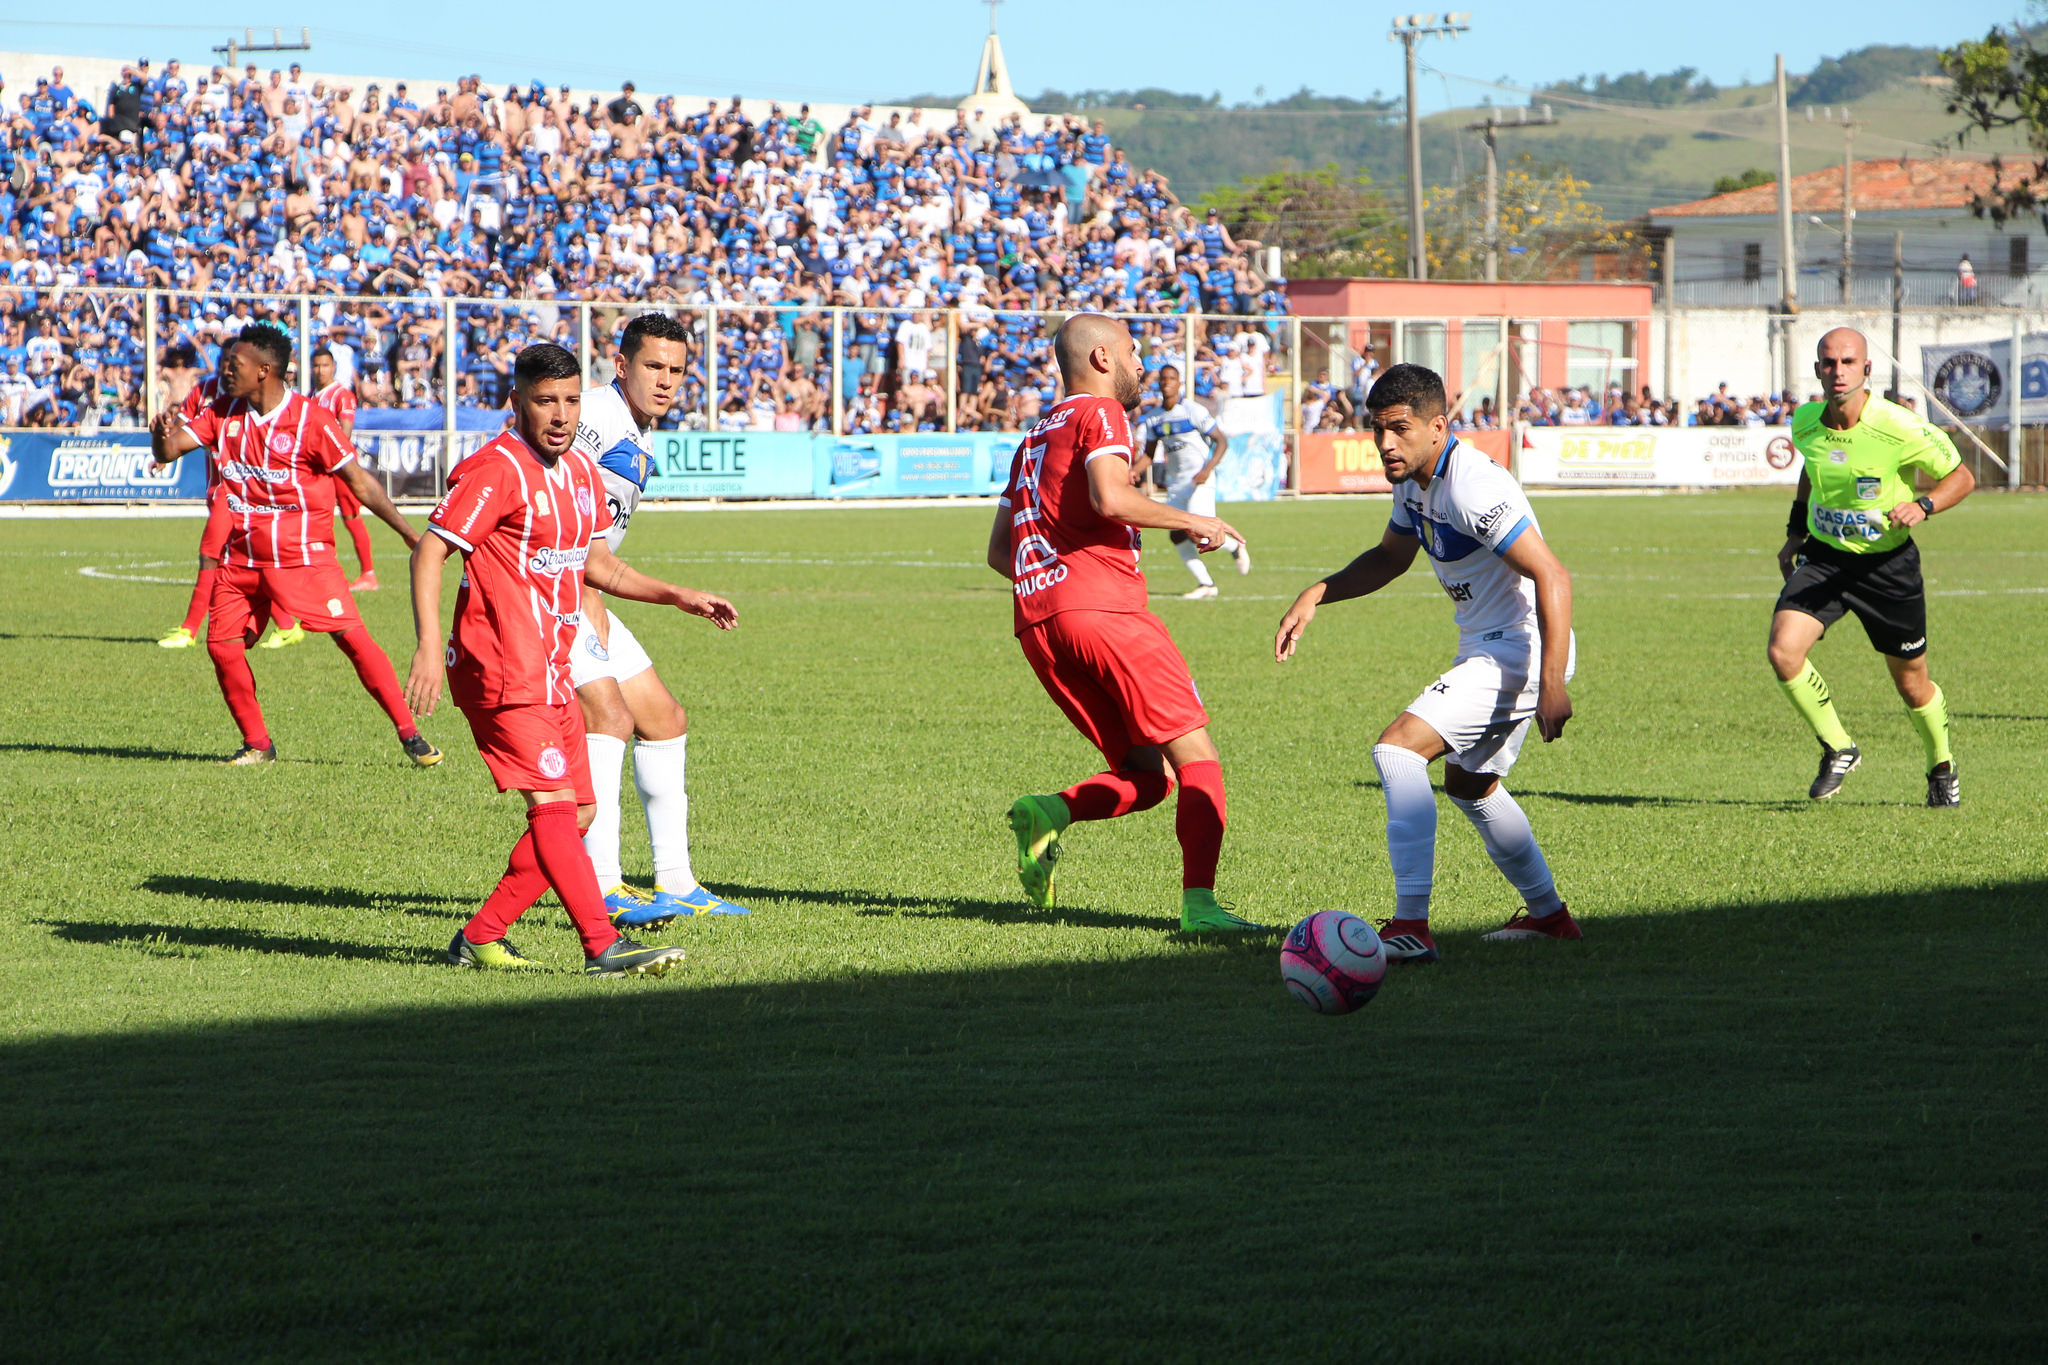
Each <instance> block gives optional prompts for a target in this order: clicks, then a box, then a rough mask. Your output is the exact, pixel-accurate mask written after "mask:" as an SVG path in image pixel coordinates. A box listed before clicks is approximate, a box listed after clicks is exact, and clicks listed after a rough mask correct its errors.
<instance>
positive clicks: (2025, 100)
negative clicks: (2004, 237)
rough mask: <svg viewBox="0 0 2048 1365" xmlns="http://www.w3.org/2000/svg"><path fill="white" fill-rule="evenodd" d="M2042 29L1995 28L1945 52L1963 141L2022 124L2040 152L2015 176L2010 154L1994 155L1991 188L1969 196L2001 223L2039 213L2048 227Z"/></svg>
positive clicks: (1982, 213) (1950, 104) (2047, 76)
mask: <svg viewBox="0 0 2048 1365" xmlns="http://www.w3.org/2000/svg"><path fill="white" fill-rule="evenodd" d="M2038 33H2039V30H2038V29H2033V30H2030V29H2026V28H2023V27H2020V26H2019V25H2013V26H2010V27H2004V28H1994V29H1992V30H1991V31H1990V32H1989V33H1987V34H1985V35H1984V37H1983V38H1981V39H1979V40H1977V41H1974V42H1965V43H1958V44H1956V45H1955V46H1954V47H1951V48H1948V49H1946V50H1944V51H1943V52H1942V54H1941V70H1942V74H1943V75H1945V76H1947V77H1948V79H1949V94H1948V100H1947V102H1946V106H1945V107H1946V108H1947V110H1948V112H1949V113H1951V114H1960V115H1961V116H1962V117H1963V120H1964V124H1963V128H1962V131H1961V132H1960V133H1959V134H1958V135H1957V139H1956V140H1957V141H1958V142H1959V143H1967V142H1968V140H1969V138H1970V136H1971V135H1972V134H1973V133H1974V134H1977V135H1980V136H1981V135H1984V134H1989V133H1994V132H1997V131H1999V130H2001V129H2006V128H2018V129H2021V130H2023V131H2024V132H2025V134H2026V138H2027V145H2028V146H2029V147H2030V148H2032V149H2033V152H2034V160H2033V164H2032V166H2030V167H2027V168H2024V169H2019V170H2016V171H2015V172H2014V173H2013V174H2011V175H2008V174H2007V167H2006V165H2005V160H2004V158H2003V157H1993V158H1992V159H1991V167H1992V184H1991V187H1990V188H1988V189H1985V190H1982V191H1980V192H1978V193H1975V194H1972V195H1971V196H1970V211H1971V212H1972V213H1974V214H1976V215H1977V216H1978V217H1979V218H1989V219H1991V220H1992V221H1993V222H1997V223H2003V222H2005V221H2006V220H2007V219H2009V218H2014V217H2018V216H2021V215H2024V214H2030V213H2033V214H2039V215H2041V220H2042V222H2043V224H2048V52H2044V51H2042V50H2041V49H2040V48H2038V47H2036V46H2034V39H2035V37H2036V36H2037V34H2038Z"/></svg>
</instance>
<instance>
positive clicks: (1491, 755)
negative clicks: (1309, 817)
mask: <svg viewBox="0 0 2048 1365" xmlns="http://www.w3.org/2000/svg"><path fill="white" fill-rule="evenodd" d="M1365 405H1366V409H1367V411H1369V412H1370V413H1371V414H1372V432H1373V442H1374V444H1376V445H1377V446H1378V447H1379V451H1380V460H1381V462H1382V464H1384V466H1385V467H1386V471H1387V479H1388V481H1389V482H1391V483H1392V484H1393V485H1394V514H1393V516H1392V517H1390V518H1389V519H1388V521H1387V529H1386V533H1385V535H1383V536H1382V537H1381V538H1380V543H1379V544H1378V545H1376V546H1374V547H1373V548H1372V549H1370V550H1367V551H1366V552H1365V553H1364V554H1362V555H1360V556H1359V557H1358V558H1356V559H1354V560H1352V561H1351V563H1349V564H1347V565H1346V566H1345V567H1344V568H1342V569H1340V570H1338V571H1337V572H1336V573H1333V574H1331V575H1330V576H1329V577H1328V578H1325V579H1323V580H1322V581H1321V582H1320V583H1313V584H1311V585H1309V587H1308V588H1307V589H1305V590H1304V591H1303V592H1302V594H1301V596H1300V597H1298V598H1296V599H1295V601H1294V605H1293V606H1292V607H1290V608H1289V609H1288V611H1287V615H1286V616H1285V617H1283V618H1282V619H1281V621H1280V631H1279V634H1278V635H1277V636H1275V637H1274V640H1273V657H1274V658H1276V659H1278V660H1280V661H1282V662H1285V661H1286V660H1287V659H1289V658H1291V657H1293V654H1294V650H1295V646H1296V645H1298V644H1299V643H1300V642H1301V636H1302V632H1303V631H1304V630H1306V629H1307V628H1308V623H1309V622H1310V621H1311V620H1313V619H1314V618H1315V614H1316V608H1317V607H1318V606H1319V605H1321V604H1323V603H1326V602H1342V601H1344V600H1345V599H1347V598H1352V597H1362V596H1364V595H1365V594H1367V593H1370V592H1377V591H1378V590H1379V589H1381V588H1383V587H1385V586H1386V585H1387V584H1389V583H1391V582H1393V581H1394V580H1395V579H1397V578H1399V577H1400V576H1401V575H1402V574H1404V573H1406V572H1407V571H1408V567H1409V566H1410V565H1411V564H1413V563H1414V562H1415V552H1416V551H1417V550H1418V549H1419V550H1421V551H1423V552H1424V553H1425V554H1427V555H1428V556H1429V562H1430V567H1431V568H1433V569H1435V570H1436V576H1437V581H1438V582H1439V583H1441V584H1442V585H1443V589H1444V591H1445V593H1447V594H1449V596H1450V599H1451V601H1452V602H1454V603H1456V604H1457V609H1456V617H1457V622H1458V656H1457V658H1456V659H1455V660H1454V661H1453V662H1452V664H1451V667H1450V670H1449V671H1448V672H1446V673H1445V674H1443V676H1441V677H1439V678H1438V679H1437V680H1436V681H1435V682H1433V683H1431V684H1430V685H1429V686H1428V687H1427V688H1426V689H1424V690H1423V693H1422V695H1421V696H1419V697H1417V698H1416V699H1415V700H1414V701H1412V702H1410V703H1409V704H1408V709H1407V710H1405V711H1403V712H1402V713H1401V714H1400V715H1399V716H1397V717H1395V719H1394V723H1393V724H1391V725H1389V726H1388V727H1387V728H1386V730H1385V731H1383V732H1382V733H1381V735H1380V739H1379V743H1378V744H1376V745H1374V746H1373V751H1372V761H1373V766H1374V767H1376V768H1377V769H1379V775H1380V784H1381V786H1382V788H1383V789H1384V790H1385V792H1386V798H1387V858H1388V861H1389V862H1390V863H1392V864H1393V869H1394V898H1395V899H1394V914H1393V916H1392V918H1390V919H1388V920H1386V921H1383V922H1382V923H1381V925H1380V937H1381V939H1382V940H1383V941H1384V942H1385V944H1386V947H1387V956H1388V957H1390V958H1392V959H1394V960H1396V961H1407V962H1434V961H1436V960H1437V948H1436V940H1435V939H1434V938H1432V937H1431V936H1430V932H1429V897H1430V890H1431V887H1432V885H1433V883H1434V881H1435V871H1436V796H1435V793H1433V792H1432V791H1431V790H1430V786H1429V765H1430V762H1431V761H1432V760H1434V759H1436V758H1438V757H1443V756H1446V755H1448V756H1447V757H1444V794H1445V795H1446V796H1448V797H1450V798H1451V802H1452V804H1454V805H1455V806H1457V807H1458V809H1459V810H1461V811H1463V812H1465V815H1466V818H1467V819H1469V820H1471V822H1472V824H1473V826H1474V827H1475V828H1476V829H1478V831H1479V837H1480V838H1481V839H1482V840H1484V841H1485V843H1486V852H1487V855H1488V856H1489V857H1491V858H1492V859H1493V865H1494V866H1495V867H1497V868H1499V869H1500V871H1501V875H1503V876H1505V877H1506V878H1507V879H1508V881H1509V882H1510V883H1512V884H1513V886H1514V887H1515V889H1516V890H1517V891H1518V892H1520V893H1521V895H1522V900H1523V908H1522V909H1521V910H1519V911H1517V912H1516V913H1515V914H1514V915H1513V916H1512V917H1511V918H1510V919H1509V920H1508V922H1507V924H1506V925H1505V926H1503V927H1502V928H1500V929H1497V930H1495V931H1494V932H1492V933H1490V934H1487V935H1486V936H1485V937H1486V938H1487V939H1489V940H1494V941H1504V940H1514V939H1544V938H1549V939H1575V938H1578V937H1580V934H1579V926H1578V924H1577V923H1576V922H1575V921H1573V919H1572V915H1571V911H1570V910H1569V909H1568V908H1566V906H1565V903H1564V900H1563V898H1562V897H1560V896H1559V895H1558V893H1557V884H1556V882H1555V881H1554V880H1553V879H1552V877H1551V875H1550V867H1549V864H1547V863H1546V862H1545V861H1544V858H1543V850H1542V849H1540V848H1538V847H1537V845H1536V836H1535V835H1534V834H1533V833H1532V832H1531V831H1530V829H1529V819H1528V817H1527V816H1526V815H1524V814H1523V813H1522V808H1521V807H1520V806H1519V805H1517V804H1516V802H1515V798H1514V797H1512V796H1510V795H1508V793H1507V790H1506V789H1505V788H1504V787H1502V786H1501V785H1500V779H1501V778H1502V777H1504V776H1506V775H1507V772H1508V770H1509V769H1510V768H1512V767H1514V764H1515V758H1516V756H1517V755H1519V754H1520V753H1521V751H1522V740H1523V738H1524V737H1525V736H1526V735H1527V734H1528V730H1529V722H1530V721H1531V720H1532V719H1533V720H1534V721H1535V722H1536V731H1537V733H1538V734H1540V735H1542V736H1543V739H1544V742H1545V743H1548V742H1550V741H1551V740H1554V739H1556V738H1557V737H1558V736H1560V735H1561V734H1563V733H1564V726H1565V722H1566V721H1568V720H1570V719H1571V716H1572V703H1571V697H1570V695H1569V694H1568V693H1567V692H1566V691H1565V684H1566V683H1568V682H1569V681H1570V680H1571V676H1572V672H1573V667H1574V658H1575V653H1576V649H1575V642H1574V640H1573V637H1572V585H1571V575H1570V574H1568V573H1566V572H1565V569H1564V566H1563V565H1562V564H1560V563H1558V562H1557V556H1555V555H1553V554H1552V553H1551V552H1550V547H1549V546H1548V545H1546V544H1545V543H1544V541H1543V533H1542V531H1541V530H1540V529H1539V528H1538V527H1537V525H1536V514H1535V512H1534V511H1532V510H1531V509H1530V506H1529V500H1528V498H1527V497H1526V496H1524V495H1523V493H1522V487H1521V485H1520V484H1518V483H1516V482H1515V478H1514V475H1512V474H1510V473H1508V472H1507V470H1505V469H1503V468H1501V467H1500V466H1499V465H1497V464H1495V463H1494V462H1493V461H1492V460H1490V459H1488V458H1487V457H1486V456H1485V455H1484V454H1482V453H1481V452H1480V451H1478V450H1475V449H1473V448H1472V447H1470V446H1463V445H1460V444H1458V439H1457V437H1455V436H1453V435H1451V434H1450V428H1449V423H1448V422H1447V420H1446V418H1445V409H1446V407H1447V406H1448V405H1447V403H1446V400H1445V395H1444V382H1443V379H1442V377H1441V376H1439V375H1438V374H1437V373H1436V372H1435V371H1433V370H1426V369H1424V368H1423V367H1422V366H1420V365H1395V366H1393V367H1392V368H1391V369H1389V370H1388V371H1387V372H1386V373H1385V374H1383V375H1381V376H1380V378H1379V381H1378V382H1377V383H1375V384H1374V385H1373V386H1372V392H1371V393H1370V394H1369V395H1367V397H1366V400H1365Z"/></svg>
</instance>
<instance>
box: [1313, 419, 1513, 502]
mask: <svg viewBox="0 0 2048 1365" xmlns="http://www.w3.org/2000/svg"><path fill="white" fill-rule="evenodd" d="M1509 439H1510V438H1509V433H1507V432H1505V431H1461V432H1459V433H1458V441H1459V443H1460V444H1461V445H1468V446H1471V447H1472V448H1473V449H1475V450H1479V451H1483V452H1485V454H1486V455H1487V457H1488V458H1489V459H1491V460H1492V461H1493V462H1494V463H1495V464H1501V465H1505V464H1507V463H1508V445H1509ZM1390 487H1392V485H1390V484H1389V483H1388V482H1387V475H1386V472H1385V470H1383V469H1382V468H1381V467H1380V452H1379V447H1377V446H1375V445H1374V444H1373V443H1372V433H1371V432H1368V431H1310V432H1304V433H1303V434H1302V437H1301V491H1302V492H1304V493H1384V492H1386V491H1388V489H1389V488H1390Z"/></svg>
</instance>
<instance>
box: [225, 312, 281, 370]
mask: <svg viewBox="0 0 2048 1365" xmlns="http://www.w3.org/2000/svg"><path fill="white" fill-rule="evenodd" d="M235 340H236V341H237V342H240V343H244V344H246V345H249V346H253V347H255V348H256V350H257V351H259V352H261V353H262V355H263V358H264V359H265V360H268V361H269V362H270V363H271V364H273V365H275V366H277V368H278V371H279V372H280V373H282V372H283V371H285V370H287V369H289V368H290V367H291V363H292V339H291V338H290V337H288V336H286V335H285V334H284V329H283V328H281V327H273V326H271V325H270V324H269V323H267V322H252V323H250V324H249V325H248V326H247V327H244V328H243V329H242V330H241V331H240V332H239V333H238V334H237V335H236V337H235Z"/></svg>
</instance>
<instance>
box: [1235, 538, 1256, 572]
mask: <svg viewBox="0 0 2048 1365" xmlns="http://www.w3.org/2000/svg"><path fill="white" fill-rule="evenodd" d="M1230 557H1231V558H1232V559H1234V560H1236V561H1237V571H1238V572H1239V573H1240V574H1248V573H1250V572H1251V571H1252V547H1251V546H1249V545H1247V544H1245V543H1244V542H1243V541H1241V540H1240V541H1239V542H1237V548H1236V549H1235V550H1232V551H1231V552H1230Z"/></svg>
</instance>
